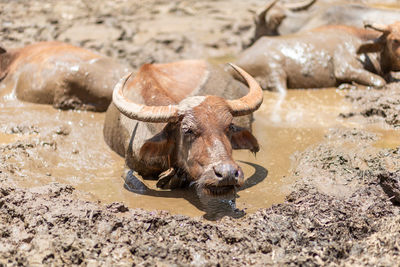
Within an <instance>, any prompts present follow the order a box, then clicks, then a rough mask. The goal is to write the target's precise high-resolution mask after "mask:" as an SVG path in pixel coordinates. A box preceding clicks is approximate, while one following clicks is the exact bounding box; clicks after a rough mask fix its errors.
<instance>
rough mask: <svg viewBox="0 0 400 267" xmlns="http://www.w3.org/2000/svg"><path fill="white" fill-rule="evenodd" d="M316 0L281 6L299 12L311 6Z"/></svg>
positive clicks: (304, 0)
mask: <svg viewBox="0 0 400 267" xmlns="http://www.w3.org/2000/svg"><path fill="white" fill-rule="evenodd" d="M315 2H317V0H303V1H300V2H296V3H284V4H283V6H284V7H286V8H287V9H290V10H292V11H300V10H303V9H307V8H309V7H310V6H312V5H313V4H314V3H315Z"/></svg>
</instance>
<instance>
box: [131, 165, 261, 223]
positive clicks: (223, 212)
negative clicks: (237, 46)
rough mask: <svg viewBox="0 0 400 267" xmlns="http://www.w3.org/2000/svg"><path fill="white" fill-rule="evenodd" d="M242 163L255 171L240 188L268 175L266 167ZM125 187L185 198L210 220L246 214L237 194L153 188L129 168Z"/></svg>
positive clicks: (153, 193)
mask: <svg viewBox="0 0 400 267" xmlns="http://www.w3.org/2000/svg"><path fill="white" fill-rule="evenodd" d="M242 163H245V164H248V165H250V166H252V167H254V169H255V172H254V174H253V175H252V176H251V177H249V178H248V179H247V180H246V182H245V183H244V185H243V187H242V188H240V190H244V189H248V188H251V187H252V186H255V185H257V184H258V183H260V182H262V181H263V180H264V179H265V178H266V177H267V174H268V171H267V170H266V169H265V168H264V167H262V166H259V165H257V164H254V163H250V162H242ZM124 187H125V189H127V190H128V191H130V192H133V193H136V194H141V195H147V196H152V197H157V198H184V199H185V200H187V201H188V202H190V203H191V204H192V205H193V206H195V207H196V208H197V209H199V210H201V211H204V212H205V214H204V215H203V217H204V218H206V219H208V220H218V219H220V218H222V217H224V216H229V217H233V218H240V217H242V216H244V215H245V211H244V210H241V209H238V208H237V207H236V198H237V195H236V194H234V195H228V196H223V197H211V196H208V195H204V194H199V193H198V192H196V189H195V188H194V187H193V186H191V187H190V188H188V189H178V190H176V189H175V190H172V191H171V190H160V189H151V188H149V187H148V186H147V185H146V184H145V183H144V182H143V181H142V180H141V178H139V177H138V176H137V175H136V174H135V173H134V172H133V171H132V170H127V172H126V175H125V183H124Z"/></svg>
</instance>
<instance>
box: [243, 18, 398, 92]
mask: <svg viewBox="0 0 400 267" xmlns="http://www.w3.org/2000/svg"><path fill="white" fill-rule="evenodd" d="M366 27H370V28H372V29H374V30H369V29H360V28H355V27H351V26H344V25H334V26H323V27H320V28H317V29H314V30H311V31H307V32H303V33H297V34H293V35H287V36H276V37H262V38H260V39H259V40H258V41H257V42H255V43H254V44H253V45H252V46H251V47H249V48H248V49H246V50H244V51H243V52H242V54H241V55H240V56H239V57H238V60H237V61H236V64H237V65H238V66H240V67H242V68H243V69H244V70H246V71H247V72H248V73H249V74H250V75H252V76H253V77H255V78H256V79H257V80H258V81H259V82H260V84H261V86H262V87H263V88H265V89H272V90H277V91H280V92H285V91H286V89H287V88H320V87H332V86H337V85H339V84H341V83H344V82H356V83H359V84H363V85H367V86H374V87H382V86H384V85H385V83H386V82H385V80H384V79H383V78H382V77H381V76H379V75H378V74H381V75H383V74H387V73H389V72H390V71H400V49H399V41H400V23H399V22H396V23H393V24H391V25H389V26H382V25H377V24H372V25H366ZM379 31H380V32H381V33H379ZM367 52H378V53H371V54H365V53H367ZM373 72H375V73H373ZM376 73H378V74H376Z"/></svg>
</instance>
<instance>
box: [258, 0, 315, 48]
mask: <svg viewBox="0 0 400 267" xmlns="http://www.w3.org/2000/svg"><path fill="white" fill-rule="evenodd" d="M315 2H316V0H299V1H296V2H292V3H286V2H282V3H280V2H279V0H271V1H270V2H269V3H268V4H267V6H266V7H265V9H264V10H263V11H262V12H260V13H259V14H258V15H257V17H256V19H255V20H256V30H255V36H254V41H256V40H257V39H259V38H260V37H262V36H276V35H280V34H279V31H278V28H279V26H280V25H281V24H282V21H283V20H284V19H285V18H286V16H287V13H289V12H296V11H300V10H304V9H307V8H309V7H310V6H312V5H313V4H314V3H315Z"/></svg>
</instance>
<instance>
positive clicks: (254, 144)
mask: <svg viewBox="0 0 400 267" xmlns="http://www.w3.org/2000/svg"><path fill="white" fill-rule="evenodd" d="M231 129H232V130H231V131H232V132H231V144H232V148H233V149H248V150H250V151H251V152H253V153H256V152H258V151H259V150H260V146H259V145H258V141H257V139H256V138H255V137H254V136H253V135H252V134H251V133H250V131H249V130H247V129H245V128H242V127H239V126H236V125H232V126H231Z"/></svg>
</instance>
